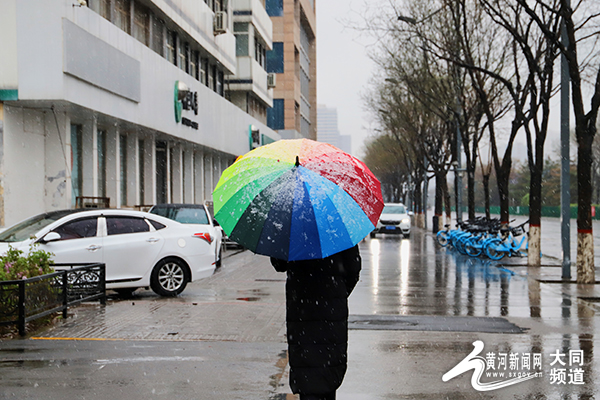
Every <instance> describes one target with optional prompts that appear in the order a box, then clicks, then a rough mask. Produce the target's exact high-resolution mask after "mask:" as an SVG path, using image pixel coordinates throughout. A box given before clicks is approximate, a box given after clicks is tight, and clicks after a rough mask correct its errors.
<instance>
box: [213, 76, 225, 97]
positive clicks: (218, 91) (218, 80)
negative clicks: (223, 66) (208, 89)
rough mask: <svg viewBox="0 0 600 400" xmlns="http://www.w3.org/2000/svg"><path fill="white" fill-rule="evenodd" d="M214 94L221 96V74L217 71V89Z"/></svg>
mask: <svg viewBox="0 0 600 400" xmlns="http://www.w3.org/2000/svg"><path fill="white" fill-rule="evenodd" d="M215 90H216V92H217V93H219V94H220V95H221V96H223V94H224V93H223V72H222V71H217V87H216V89H215Z"/></svg>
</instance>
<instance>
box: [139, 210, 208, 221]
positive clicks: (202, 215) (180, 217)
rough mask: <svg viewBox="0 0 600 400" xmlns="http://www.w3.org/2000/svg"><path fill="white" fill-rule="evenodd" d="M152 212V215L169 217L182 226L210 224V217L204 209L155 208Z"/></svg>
mask: <svg viewBox="0 0 600 400" xmlns="http://www.w3.org/2000/svg"><path fill="white" fill-rule="evenodd" d="M150 212H151V213H152V214H156V215H160V216H163V217H167V218H169V219H172V220H175V221H177V222H179V223H182V224H202V225H208V224H209V222H208V215H206V211H205V210H204V208H190V207H181V208H175V207H155V208H153V209H152V210H151V211H150Z"/></svg>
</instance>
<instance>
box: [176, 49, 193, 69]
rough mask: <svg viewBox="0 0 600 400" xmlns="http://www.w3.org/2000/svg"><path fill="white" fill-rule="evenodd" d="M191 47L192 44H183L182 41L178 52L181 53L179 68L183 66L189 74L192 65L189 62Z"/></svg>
mask: <svg viewBox="0 0 600 400" xmlns="http://www.w3.org/2000/svg"><path fill="white" fill-rule="evenodd" d="M189 48H190V45H189V44H187V43H186V44H183V43H181V42H179V46H178V49H177V50H178V53H179V61H178V63H179V68H181V69H182V70H184V71H185V72H187V73H188V74H189V73H190V66H189V64H188V61H189Z"/></svg>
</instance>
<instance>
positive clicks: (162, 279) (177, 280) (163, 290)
mask: <svg viewBox="0 0 600 400" xmlns="http://www.w3.org/2000/svg"><path fill="white" fill-rule="evenodd" d="M189 281H190V278H189V272H188V267H187V265H185V263H184V262H183V261H181V260H178V259H176V258H165V259H164V260H161V261H159V262H158V264H156V266H154V269H153V270H152V275H151V276H150V287H151V288H152V290H153V291H154V293H156V294H158V295H159V296H177V295H178V294H179V293H181V292H183V289H185V287H186V286H187V284H188V282H189Z"/></svg>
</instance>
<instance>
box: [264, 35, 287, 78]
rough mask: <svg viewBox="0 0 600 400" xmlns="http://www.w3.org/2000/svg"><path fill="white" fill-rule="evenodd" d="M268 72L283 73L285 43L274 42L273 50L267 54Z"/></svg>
mask: <svg viewBox="0 0 600 400" xmlns="http://www.w3.org/2000/svg"><path fill="white" fill-rule="evenodd" d="M266 57H267V72H274V73H277V74H282V73H283V43H282V42H274V43H273V50H269V51H267V52H266Z"/></svg>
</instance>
